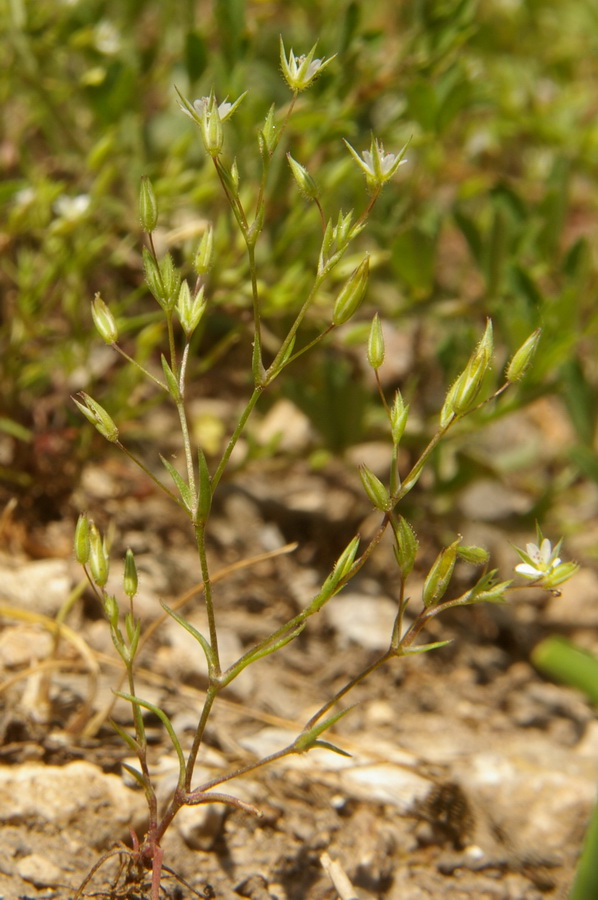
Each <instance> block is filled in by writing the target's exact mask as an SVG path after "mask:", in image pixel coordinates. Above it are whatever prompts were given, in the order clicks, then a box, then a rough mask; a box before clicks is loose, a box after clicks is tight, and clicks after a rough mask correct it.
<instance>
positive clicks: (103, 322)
mask: <svg viewBox="0 0 598 900" xmlns="http://www.w3.org/2000/svg"><path fill="white" fill-rule="evenodd" d="M91 317H92V319H93V324H94V325H95V327H96V329H97V331H98V333H99V335H100V337H101V338H102V340H103V341H105V342H106V343H107V344H115V343H116V341H117V340H118V328H117V327H116V321H115V319H114V316H113V315H112V313H111V312H110V310H109V309H108V307H107V306H106V304H105V303H104V301H103V300H102V298H101V297H100V295H99V294H96V295H95V297H94V298H93V300H92V301H91Z"/></svg>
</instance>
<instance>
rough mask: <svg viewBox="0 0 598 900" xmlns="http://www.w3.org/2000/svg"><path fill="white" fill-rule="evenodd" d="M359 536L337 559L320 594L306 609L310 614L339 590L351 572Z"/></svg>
mask: <svg viewBox="0 0 598 900" xmlns="http://www.w3.org/2000/svg"><path fill="white" fill-rule="evenodd" d="M359 541H360V538H359V535H356V536H355V537H354V538H353V539H352V540H351V541H350V542H349V543H348V544H347V546H346V547H345V549H344V550H343V552H342V553H341V555H340V556H339V558H338V559H337V561H336V562H335V564H334V567H333V569H332V572H331V573H330V575H329V576H328V578H327V579H326V581H325V582H324V584H323V585H322V589H321V590H320V592H319V593H318V594H317V595H316V596H315V597H314V599H313V600H312V602H311V603H310V605H309V607H308V611H309V612H310V613H314V612H317V611H318V610H319V609H321V608H322V607H323V606H324V604H325V603H327V602H328V600H330V598H331V597H334V595H335V594H336V593H337V592H338V591H339V590H340V588H339V587H338V585H339V584H340V582H341V581H342V580H343V578H345V576H346V575H348V574H349V572H350V571H351V566H352V565H353V563H354V562H355V557H356V556H357V550H358V547H359Z"/></svg>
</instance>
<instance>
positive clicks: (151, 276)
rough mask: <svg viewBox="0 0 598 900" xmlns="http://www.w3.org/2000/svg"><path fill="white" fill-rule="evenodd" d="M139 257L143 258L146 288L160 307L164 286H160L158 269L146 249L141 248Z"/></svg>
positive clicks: (160, 280) (160, 277)
mask: <svg viewBox="0 0 598 900" xmlns="http://www.w3.org/2000/svg"><path fill="white" fill-rule="evenodd" d="M141 255H142V257H143V272H144V274H145V280H146V282H147V286H148V287H149V289H150V291H151V292H152V295H153V296H154V298H155V299H156V300H157V301H158V303H160V305H161V304H162V300H163V298H164V286H163V284H162V276H161V275H160V267H159V265H158V263H157V262H156V260H155V259H154V256H153V254H152V253H150V251H149V250H148V249H147V247H144V248H143V251H142V254H141Z"/></svg>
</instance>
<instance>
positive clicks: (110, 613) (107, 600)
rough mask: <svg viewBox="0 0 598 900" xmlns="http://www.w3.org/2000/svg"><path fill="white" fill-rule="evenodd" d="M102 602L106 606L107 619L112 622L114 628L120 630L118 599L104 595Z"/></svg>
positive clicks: (110, 595)
mask: <svg viewBox="0 0 598 900" xmlns="http://www.w3.org/2000/svg"><path fill="white" fill-rule="evenodd" d="M102 602H103V604H104V612H105V613H106V618H107V619H108V621H109V622H110V625H111V626H112V628H113V629H117V630H118V603H117V602H116V597H113V596H112V594H104V596H103V597H102ZM113 639H114V634H113Z"/></svg>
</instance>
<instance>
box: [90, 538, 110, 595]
mask: <svg viewBox="0 0 598 900" xmlns="http://www.w3.org/2000/svg"><path fill="white" fill-rule="evenodd" d="M89 569H90V571H91V577H92V578H93V580H94V581H95V583H96V584H97V586H98V587H104V585H105V584H106V582H107V581H108V572H109V569H110V559H109V556H108V552H107V550H106V544H105V542H104V540H103V539H102V536H101V535H100V532H99V531H98V529H97V528H96V526H95V525H94V524H93V523H92V524H91V526H90V529H89Z"/></svg>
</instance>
